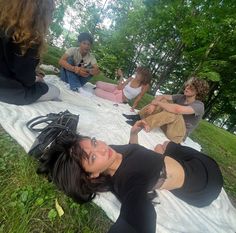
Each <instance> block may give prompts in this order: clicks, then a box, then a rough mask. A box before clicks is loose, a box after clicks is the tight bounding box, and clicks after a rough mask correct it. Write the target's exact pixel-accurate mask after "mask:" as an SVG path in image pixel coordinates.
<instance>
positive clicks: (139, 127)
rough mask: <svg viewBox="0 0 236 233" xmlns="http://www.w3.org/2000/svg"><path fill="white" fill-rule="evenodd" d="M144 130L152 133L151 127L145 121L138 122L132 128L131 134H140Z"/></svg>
mask: <svg viewBox="0 0 236 233" xmlns="http://www.w3.org/2000/svg"><path fill="white" fill-rule="evenodd" d="M142 129H144V131H146V132H149V131H150V127H149V126H148V124H147V122H146V121H145V120H140V121H136V123H135V124H134V125H133V126H132V128H131V131H130V133H131V134H138V133H139V132H140V131H141V130H142Z"/></svg>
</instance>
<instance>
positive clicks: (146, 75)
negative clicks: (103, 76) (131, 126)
mask: <svg viewBox="0 0 236 233" xmlns="http://www.w3.org/2000/svg"><path fill="white" fill-rule="evenodd" d="M117 74H118V76H120V81H119V84H118V85H115V84H111V83H106V82H102V81H98V82H97V83H96V89H95V95H97V96H99V97H101V98H104V99H108V100H111V101H114V102H117V103H126V102H128V101H129V100H132V99H134V98H135V100H134V103H133V106H132V108H131V111H134V109H135V108H136V107H137V105H138V103H139V101H140V100H141V98H142V97H143V96H144V94H145V93H146V92H147V91H148V89H149V83H150V80H151V73H150V71H149V69H147V68H145V67H138V68H137V69H136V74H135V78H132V77H130V78H128V79H127V80H126V81H124V79H123V77H124V75H123V72H122V70H121V69H118V71H117Z"/></svg>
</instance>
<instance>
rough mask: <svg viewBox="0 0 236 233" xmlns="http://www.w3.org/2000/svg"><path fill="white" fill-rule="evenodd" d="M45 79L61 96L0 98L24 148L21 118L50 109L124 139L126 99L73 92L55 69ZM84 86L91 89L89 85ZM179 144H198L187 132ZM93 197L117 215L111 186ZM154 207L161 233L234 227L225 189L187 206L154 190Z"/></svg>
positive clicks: (147, 139) (160, 138) (156, 135)
mask: <svg viewBox="0 0 236 233" xmlns="http://www.w3.org/2000/svg"><path fill="white" fill-rule="evenodd" d="M45 80H46V82H49V83H52V84H54V85H56V86H57V87H58V88H59V89H60V91H61V95H60V101H47V102H36V103H33V104H31V105H26V106H16V105H10V104H6V103H2V102H0V116H1V117H0V124H1V125H2V127H3V128H4V129H5V130H6V131H7V132H8V133H9V134H10V135H11V136H12V137H13V138H14V139H15V140H16V141H17V142H18V143H19V144H20V145H21V146H22V147H23V148H24V149H25V151H26V152H27V151H29V149H30V147H31V145H32V144H33V142H34V140H35V138H36V136H37V134H36V133H34V132H31V131H30V130H29V129H28V128H27V127H26V122H27V121H28V120H29V119H31V118H33V117H36V116H40V115H46V114H48V113H50V112H54V113H58V112H60V111H65V110H69V111H70V112H71V113H74V114H79V115H80V120H79V125H78V128H77V130H78V132H80V133H81V134H82V135H87V136H96V138H97V139H100V140H104V141H106V142H107V143H108V144H127V143H128V140H129V132H130V127H131V126H129V125H128V124H127V123H126V122H125V120H126V119H125V118H124V117H123V116H122V113H130V106H129V105H128V104H114V103H113V102H110V101H108V100H104V99H101V98H99V97H96V96H94V95H91V96H90V97H87V96H83V95H81V94H79V93H76V92H72V91H71V90H70V89H69V87H68V85H67V84H65V83H64V82H62V81H60V80H59V78H58V77H57V76H55V75H48V76H46V77H45ZM85 88H86V89H87V91H88V92H91V93H92V92H93V85H92V84H90V83H88V84H86V86H85ZM166 140H167V138H166V137H165V135H164V134H163V133H162V131H161V130H158V129H157V130H155V131H153V132H150V133H145V132H142V131H141V132H140V133H139V143H140V144H141V145H143V146H145V147H147V148H149V149H153V148H154V146H155V145H156V144H157V143H163V142H164V141H166ZM184 145H187V146H190V147H193V148H195V149H197V150H200V149H201V147H200V145H199V144H197V143H195V142H193V141H192V140H191V139H190V138H187V140H186V141H185V143H184ZM94 202H95V203H96V204H97V205H98V206H100V207H101V208H102V209H103V210H104V211H105V212H106V214H107V216H108V217H109V218H110V219H111V220H112V221H115V220H116V219H117V217H118V215H119V210H120V202H119V201H118V200H117V198H116V197H115V196H114V195H113V194H112V193H110V192H107V193H101V194H99V195H97V197H96V198H95V200H94ZM155 202H157V203H158V204H156V205H155V209H156V212H157V230H156V232H158V233H159V232H160V233H173V232H174V233H176V232H186V233H198V232H199V233H200V232H201V233H202V232H204V233H205V232H212V233H217V232H219V233H223V232H225V233H235V232H236V209H235V208H234V207H233V206H232V204H231V203H230V201H229V199H228V197H227V194H226V193H225V191H224V190H222V192H221V193H220V195H219V197H218V198H217V200H215V201H214V202H213V203H212V204H211V205H210V206H207V207H204V208H196V207H193V206H190V205H188V204H186V203H184V202H183V201H181V200H180V199H178V198H177V197H175V196H174V195H173V194H171V193H170V192H168V191H165V190H162V191H158V197H157V198H156V199H155Z"/></svg>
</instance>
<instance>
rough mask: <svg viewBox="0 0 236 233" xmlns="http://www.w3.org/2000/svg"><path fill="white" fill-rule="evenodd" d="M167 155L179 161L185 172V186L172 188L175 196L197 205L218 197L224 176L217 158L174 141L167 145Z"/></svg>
mask: <svg viewBox="0 0 236 233" xmlns="http://www.w3.org/2000/svg"><path fill="white" fill-rule="evenodd" d="M165 155H168V156H170V157H172V158H173V159H175V160H176V161H178V162H179V163H180V164H181V165H182V166H183V169H184V172H185V180H184V184H183V186H182V187H181V188H179V189H175V190H171V192H172V193H173V194H174V195H175V196H177V197H178V198H180V199H181V200H183V201H185V202H187V203H188V204H190V205H193V206H197V207H204V206H207V205H210V204H211V202H212V201H214V200H215V199H216V198H217V197H218V195H219V194H220V192H221V189H222V186H223V177H222V174H221V171H220V169H219V166H218V164H217V163H216V162H215V160H213V159H212V158H210V157H209V156H207V155H205V154H203V153H201V152H199V151H196V150H194V149H192V148H190V147H186V146H181V145H179V144H176V143H173V142H170V143H169V144H168V145H167V148H166V151H165Z"/></svg>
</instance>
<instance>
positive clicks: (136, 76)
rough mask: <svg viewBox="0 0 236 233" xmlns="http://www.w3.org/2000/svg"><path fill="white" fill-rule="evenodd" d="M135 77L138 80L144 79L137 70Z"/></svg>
mask: <svg viewBox="0 0 236 233" xmlns="http://www.w3.org/2000/svg"><path fill="white" fill-rule="evenodd" d="M135 79H136V80H138V81H142V80H143V76H142V75H141V74H140V73H138V72H137V73H136V74H135Z"/></svg>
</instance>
